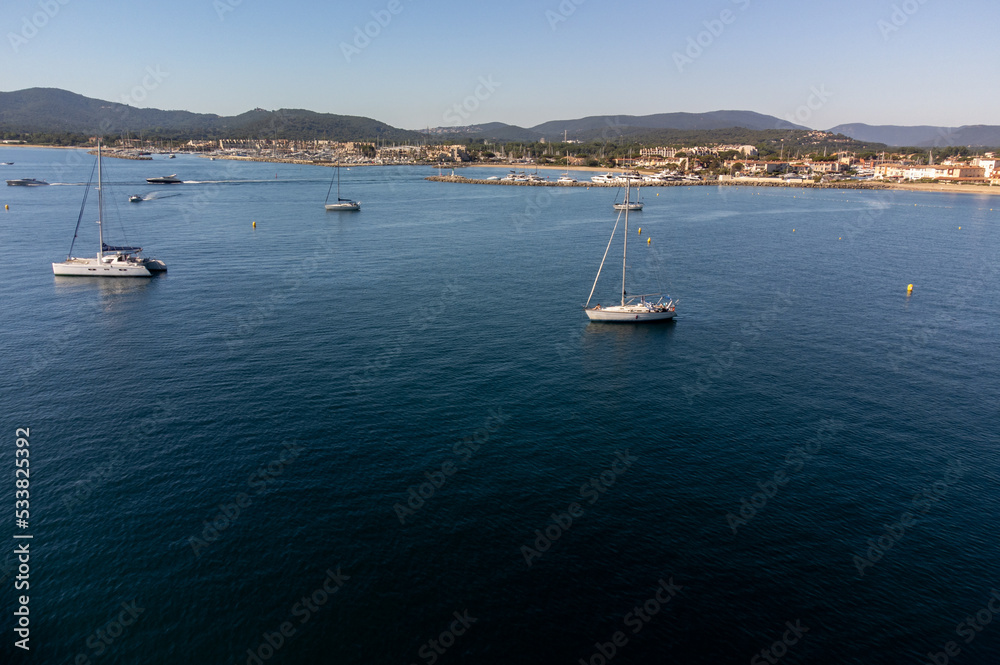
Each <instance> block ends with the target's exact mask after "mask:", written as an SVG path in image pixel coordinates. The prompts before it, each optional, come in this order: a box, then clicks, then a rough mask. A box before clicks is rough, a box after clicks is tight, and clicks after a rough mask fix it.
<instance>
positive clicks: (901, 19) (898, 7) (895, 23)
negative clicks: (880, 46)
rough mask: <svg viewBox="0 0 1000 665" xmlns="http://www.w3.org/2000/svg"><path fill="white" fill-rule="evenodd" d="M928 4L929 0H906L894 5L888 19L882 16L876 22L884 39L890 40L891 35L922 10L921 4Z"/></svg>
mask: <svg viewBox="0 0 1000 665" xmlns="http://www.w3.org/2000/svg"><path fill="white" fill-rule="evenodd" d="M925 4H927V0H906V1H905V2H903V3H901V4H893V5H892V13H891V14H890V15H889V18H888V20H887V19H884V18H880V19H879V20H878V21H877V22H876V23H875V25H876V27H877V28H878V29H879V32H881V33H882V41H886V42H887V41H889V36H890V35H891V34H892V33H894V32H899V29H900V28H902V27H903V26H904V25H906V24H907V23H908V22H909V21H910V19H911V18H912V17H913V16H914V15H915V14H916V13H917V12H918V11H920V5H925Z"/></svg>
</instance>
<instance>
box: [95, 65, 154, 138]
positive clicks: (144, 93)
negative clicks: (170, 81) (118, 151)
mask: <svg viewBox="0 0 1000 665" xmlns="http://www.w3.org/2000/svg"><path fill="white" fill-rule="evenodd" d="M145 72H146V73H145V75H144V76H143V77H142V80H140V81H139V83H138V85H135V86H133V87H132V89H131V90H129V91H128V92H127V93H124V94H122V96H121V98H120V99H119V102H120V103H121V106H115V107H113V109H114V113H115V115H117V116H118V119H117V121H116V120H112V119H111V118H107V117H105V118H102V119H101V122H100V125H99V127H98V132H99V133H100V134H108V133H117V132H119V131H121V130H125V129H128V124H127V123H128V117H129V114H130V113H131V112H132V104H141V103H142V102H144V101H145V100H146V98H147V97H148V96H149V93H151V92H153V91H154V90H156V89H157V88H159V87H160V84H161V83H163V81H164V80H166V78H167V77H168V76H170V72H165V71H163V70H161V69H160V65H155V66H147V67H146V70H145ZM116 123H117V124H116Z"/></svg>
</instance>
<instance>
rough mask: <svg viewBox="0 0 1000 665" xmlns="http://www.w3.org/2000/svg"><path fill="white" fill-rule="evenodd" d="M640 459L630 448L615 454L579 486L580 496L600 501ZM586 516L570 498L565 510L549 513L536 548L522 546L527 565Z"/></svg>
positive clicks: (538, 531) (590, 500) (538, 537)
mask: <svg viewBox="0 0 1000 665" xmlns="http://www.w3.org/2000/svg"><path fill="white" fill-rule="evenodd" d="M637 459H638V458H637V457H633V456H632V454H631V453H630V452H629V449H628V448H626V449H625V452H617V453H615V459H614V460H613V461H612V462H611V465H610V466H609V467H608V468H607V469H605V470H604V471H602V472H601V473H600V474H598V475H596V476H594V477H592V478H591V479H590V482H589V483H584V484H582V485H580V498H581V499H587V502H588V503H589V504H591V505H593V504H595V503H597V501H598V499H600V498H601V495H603V494H604V493H605V492H607V491H608V489H610V488H611V487H613V486H614V484H615V483H616V482H617V481H618V478H619V477H620V476H621V475H622V474H623V473H625V472H626V471H627V470H628V468H629V467H630V466H632V463H633V462H635V461H636V460H637ZM583 515H584V510H583V506H581V505H580V504H579V503H578V502H576V501H571V502H570V503H569V505H567V506H566V510H565V511H563V512H561V513H555V512H554V513H552V515H551V516H550V519H551V520H552V522H551V523H550V524H549V525H548V526H546V527H545V531H544V532H543V531H542V530H541V529H535V540H534V541H533V542H532V544H533V545H534V548H532V547H530V546H528V545H522V546H521V556H523V557H524V563H525V564H526V565H527V566H528V568H531V566H532V562H533V560H534V559H539V558H541V556H542V555H543V554H545V553H546V552H547V551H549V549H550V548H551V547H552V545H553V543H555V542H556V541H557V540H559V539H560V538H561V537H562V535H563V534H564V533H566V532H567V531H569V530H570V528H572V526H573V520H574V519H579V518H581V517H583Z"/></svg>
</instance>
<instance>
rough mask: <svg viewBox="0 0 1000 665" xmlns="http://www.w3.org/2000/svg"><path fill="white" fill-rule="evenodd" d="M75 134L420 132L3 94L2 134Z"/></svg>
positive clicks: (42, 93) (352, 122)
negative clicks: (4, 132)
mask: <svg viewBox="0 0 1000 665" xmlns="http://www.w3.org/2000/svg"><path fill="white" fill-rule="evenodd" d="M3 131H6V132H41V133H52V132H72V133H78V134H84V135H88V136H89V135H93V134H97V133H101V134H112V135H118V134H123V133H125V132H130V133H131V134H132V135H134V136H138V134H139V133H140V132H141V133H142V134H143V135H144V136H148V137H159V138H193V139H204V138H246V137H261V138H272V137H275V136H279V137H280V138H293V139H305V138H310V139H311V138H327V139H330V140H334V141H354V140H359V139H369V140H371V139H376V138H378V139H385V140H388V141H404V142H405V141H413V140H417V139H419V138H420V136H421V135H420V134H419V133H417V132H411V131H407V130H404V129H396V128H395V127H392V126H390V125H387V124H385V123H384V122H379V121H377V120H372V119H371V118H362V117H358V116H350V115H335V114H332V113H315V112H313V111H306V110H302V109H281V110H278V111H265V110H264V109H254V110H253V111H247V112H246V113H241V114H240V115H236V116H220V115H215V114H211V113H191V112H189V111H161V110H159V109H141V108H136V107H134V106H129V105H127V104H120V103H117V102H107V101H102V100H99V99H92V98H90V97H84V96H83V95H78V94H76V93H73V92H69V91H66V90H60V89H58V88H29V89H27V90H18V91H15V92H0V132H3Z"/></svg>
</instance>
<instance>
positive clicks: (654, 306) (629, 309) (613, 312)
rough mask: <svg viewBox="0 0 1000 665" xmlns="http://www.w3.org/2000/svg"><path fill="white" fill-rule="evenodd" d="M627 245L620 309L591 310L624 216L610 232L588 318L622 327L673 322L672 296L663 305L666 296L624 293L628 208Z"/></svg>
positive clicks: (625, 263) (624, 256) (625, 256)
mask: <svg viewBox="0 0 1000 665" xmlns="http://www.w3.org/2000/svg"><path fill="white" fill-rule="evenodd" d="M629 189H630V188H629V184H628V183H627V182H626V184H625V200H626V201H628V197H629ZM623 212H624V213H625V243H624V247H623V249H622V297H621V304H620V305H611V306H609V307H601V305H600V304H597V305H595V306H594V307H591V306H590V301H591V299H592V298H593V297H594V290H595V289H596V288H597V280H599V279H600V278H601V270H602V269H603V268H604V262H605V260H607V258H608V252H609V251H610V250H611V243H612V242H613V241H614V239H615V232H616V231H617V230H618V222H619V221H620V219H621V214H619V215H618V218H619V219H617V220H615V226H614V228H613V229H612V230H611V238H609V239H608V246H607V247H606V248H605V249H604V256H603V257H602V258H601V265H600V267H599V268H598V269H597V276H596V277H595V278H594V286H593V287H591V289H590V295H589V296H588V297H587V304H586V305H584V306H583V310H584V311H585V312H586V313H587V318H588V319H590V320H591V321H616V322H621V323H643V322H647V321H667V320H670V319H672V318H674V315H675V314H676V311H675V310H676V308H675V305H674V301H673V299H672V298H670V296H666V301H664V296H663V294H661V293H646V294H641V295H634V296H628V294H627V293H626V291H625V273H626V270H627V267H628V212H629V209H628V207H625V209H624V211H623ZM647 298H657V300H656V301H655V302H653V301H652V300H647Z"/></svg>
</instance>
